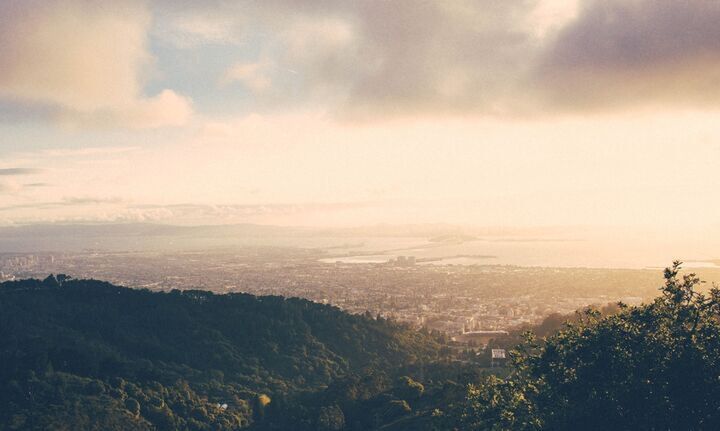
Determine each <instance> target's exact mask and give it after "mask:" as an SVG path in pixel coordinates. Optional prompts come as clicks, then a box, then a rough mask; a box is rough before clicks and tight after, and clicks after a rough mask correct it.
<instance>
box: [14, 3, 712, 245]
mask: <svg viewBox="0 0 720 431" xmlns="http://www.w3.org/2000/svg"><path fill="white" fill-rule="evenodd" d="M287 11H292V13H285V12H287ZM719 15H720V9H719V8H718V6H717V4H716V3H715V2H704V1H692V2H682V3H679V2H674V1H666V0H663V1H630V2H627V1H622V2H621V1H610V2H594V1H580V2H578V1H557V0H539V1H503V2H492V1H486V2H471V1H456V2H425V1H423V2H402V1H399V2H333V3H327V4H323V6H320V5H318V4H315V3H313V2H299V3H298V2H282V1H277V2H274V1H273V2H238V3H228V2H209V3H208V2H203V3H202V4H200V3H196V2H188V1H184V2H164V1H157V2H141V1H129V2H105V1H100V2H83V1H74V0H67V1H30V2H26V1H22V2H21V1H5V2H2V5H1V6H0V16H2V17H3V18H2V21H1V22H0V58H1V59H2V60H0V62H1V63H0V103H1V105H0V114H1V118H2V121H1V122H0V131H1V133H0V204H1V206H0V223H2V224H3V225H18V224H28V223H55V222H137V221H143V222H160V223H170V224H184V225H189V224H227V223H260V224H279V225H294V226H301V225H309V226H321V227H325V226H363V225H373V224H377V223H390V224H407V223H411V224H412V223H450V224H461V225H473V226H601V227H608V226H618V227H629V228H641V229H650V230H651V231H652V232H653V233H655V234H657V235H664V234H667V232H668V231H672V232H673V235H674V236H673V237H674V238H677V239H679V238H681V235H682V234H683V233H684V232H686V231H688V230H690V231H694V232H695V233H693V232H690V233H689V234H690V235H693V234H696V232H697V230H698V227H700V226H702V227H703V229H706V228H709V229H710V231H711V232H712V234H713V235H712V238H713V240H716V239H717V222H716V221H717V220H718V216H720V204H719V203H718V201H717V199H713V198H712V197H713V196H714V195H715V192H716V190H717V188H718V186H719V185H720V184H719V182H720V179H719V177H718V175H717V172H716V169H715V168H716V161H717V160H719V157H720V146H718V144H717V143H716V140H717V138H718V137H719V135H720V130H718V125H717V122H716V121H714V119H715V118H716V114H717V109H718V101H719V99H720V93H719V91H718V87H717V86H716V85H714V83H715V82H717V78H718V62H719V56H720V49H719V47H718V46H717V43H718V42H717V40H718V37H717V36H718V35H717V29H716V27H717V26H716V25H715V23H716V22H717V21H716V18H718V16H719ZM391 23H392V24H391ZM705 235H707V233H706V234H705Z"/></svg>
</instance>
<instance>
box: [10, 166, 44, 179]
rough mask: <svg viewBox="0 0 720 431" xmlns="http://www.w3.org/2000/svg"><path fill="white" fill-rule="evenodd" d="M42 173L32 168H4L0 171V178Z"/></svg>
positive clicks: (40, 170)
mask: <svg viewBox="0 0 720 431" xmlns="http://www.w3.org/2000/svg"><path fill="white" fill-rule="evenodd" d="M40 172H42V169H34V168H4V169H0V177H7V176H17V175H32V174H37V173H40Z"/></svg>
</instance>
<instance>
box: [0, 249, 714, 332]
mask: <svg viewBox="0 0 720 431" xmlns="http://www.w3.org/2000/svg"><path fill="white" fill-rule="evenodd" d="M321 256H322V254H320V253H318V252H317V251H316V250H311V249H299V248H270V247H268V248H263V247H260V248H251V247H248V248H243V249H239V250H238V251H234V252H185V253H150V252H142V253H141V252H125V253H111V252H99V251H88V252H82V253H34V254H22V253H15V254H12V253H6V254H3V255H0V278H1V279H2V280H11V279H19V278H27V277H36V278H44V277H46V276H47V275H48V274H50V273H55V274H58V273H64V274H68V275H70V276H72V277H75V278H92V279H99V280H108V281H110V282H113V283H115V284H119V285H124V286H129V287H135V288H146V289H149V290H156V291H170V290H172V289H181V290H185V289H203V290H210V291H214V292H216V293H227V292H247V293H252V294H257V295H281V296H285V297H301V298H307V299H310V300H312V301H316V302H321V303H328V304H332V305H335V306H337V307H339V308H341V309H343V310H346V311H348V312H351V313H366V312H369V313H371V314H372V315H373V316H375V315H380V316H383V317H386V318H391V319H393V320H396V321H399V322H405V323H408V324H410V325H412V326H414V327H418V328H419V327H426V328H428V329H436V330H441V331H444V332H447V333H448V334H461V333H464V332H469V331H482V330H507V329H510V328H513V327H517V326H518V325H522V324H533V323H537V322H539V321H541V320H542V319H543V318H544V317H546V316H547V315H549V314H552V313H561V314H567V313H572V312H573V311H576V310H578V309H580V308H582V307H585V306H588V305H605V304H607V303H612V302H617V301H622V302H624V303H628V304H638V303H640V302H642V301H643V300H647V299H649V298H652V297H653V296H655V294H656V292H657V287H658V286H659V283H660V274H659V271H657V270H656V269H653V270H631V269H616V270H608V269H589V268H543V267H518V266H503V265H442V264H437V265H436V264H418V263H416V262H415V259H413V258H412V257H410V256H408V257H404V258H400V259H395V260H391V261H390V262H386V263H342V262H336V263H326V262H325V261H326V260H327V259H319V257H321ZM706 272H708V273H709V274H710V275H709V277H710V278H711V279H712V274H713V273H714V272H713V271H712V270H706Z"/></svg>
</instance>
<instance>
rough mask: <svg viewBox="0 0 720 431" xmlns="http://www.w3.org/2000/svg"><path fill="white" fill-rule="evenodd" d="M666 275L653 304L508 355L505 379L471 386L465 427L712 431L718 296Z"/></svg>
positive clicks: (718, 412) (583, 320) (716, 414)
mask: <svg viewBox="0 0 720 431" xmlns="http://www.w3.org/2000/svg"><path fill="white" fill-rule="evenodd" d="M680 268H681V263H680V262H674V263H673V265H672V267H670V268H667V269H666V270H665V274H664V275H665V285H664V286H663V287H662V288H661V294H660V296H659V297H658V298H656V299H655V300H654V301H653V302H652V303H650V304H648V305H643V306H639V307H627V306H624V305H621V306H620V311H619V312H618V313H617V314H615V315H611V316H605V317H602V316H601V315H600V313H599V312H597V311H594V310H586V311H584V312H583V313H582V314H581V316H580V319H578V321H576V322H574V323H568V324H566V326H565V328H564V329H562V330H561V331H560V332H558V333H557V334H556V335H553V336H550V337H549V338H547V340H546V341H545V343H544V344H542V343H538V342H537V341H536V340H535V339H534V338H533V337H532V336H531V335H528V336H527V337H526V341H525V342H524V344H523V345H521V346H520V348H519V349H518V350H515V351H513V352H512V354H511V359H512V366H513V371H512V373H511V374H510V376H509V377H508V378H507V379H505V380H500V379H497V378H492V377H491V378H488V379H486V381H485V382H484V384H482V385H475V386H471V387H470V389H469V391H468V404H467V408H466V411H465V418H464V419H465V421H466V423H467V428H468V429H513V430H538V429H552V430H573V429H585V430H593V429H597V430H600V429H637V430H643V429H645V430H659V429H718V428H719V427H720V409H718V407H717V404H716V400H718V399H720V385H718V376H719V375H720V324H719V323H718V322H719V321H720V290H718V289H717V288H716V287H713V288H711V289H709V291H707V292H705V293H703V292H702V291H701V290H700V289H699V285H700V283H701V281H700V280H699V279H698V278H697V277H696V276H695V274H686V275H683V276H682V277H681V276H680V275H679V273H680Z"/></svg>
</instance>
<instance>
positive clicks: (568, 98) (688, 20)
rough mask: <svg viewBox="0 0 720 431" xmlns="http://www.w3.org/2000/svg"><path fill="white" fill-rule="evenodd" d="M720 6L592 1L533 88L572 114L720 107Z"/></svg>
mask: <svg viewBox="0 0 720 431" xmlns="http://www.w3.org/2000/svg"><path fill="white" fill-rule="evenodd" d="M718 22H720V2H717V1H705V0H687V1H676V0H602V1H587V2H585V4H584V7H583V8H582V10H581V12H580V15H579V17H578V19H577V20H575V21H574V22H572V23H571V24H570V25H568V26H567V27H566V28H564V29H563V30H562V31H561V32H560V34H559V35H558V37H557V39H556V40H555V42H554V43H553V44H552V45H551V46H549V47H548V48H547V50H546V52H545V53H544V54H543V56H542V58H541V60H540V61H539V64H538V67H537V71H536V75H535V77H534V81H533V84H534V85H535V86H537V88H538V90H539V91H540V94H541V95H542V96H543V98H544V100H545V102H546V103H548V104H550V105H551V106H553V107H559V108H561V109H568V110H584V109H612V108H616V107H623V106H628V105H666V106H667V105H669V106H675V105H684V106H708V105H714V106H717V105H718V104H720V86H718V85H717V83H718V82H720V26H718Z"/></svg>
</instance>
